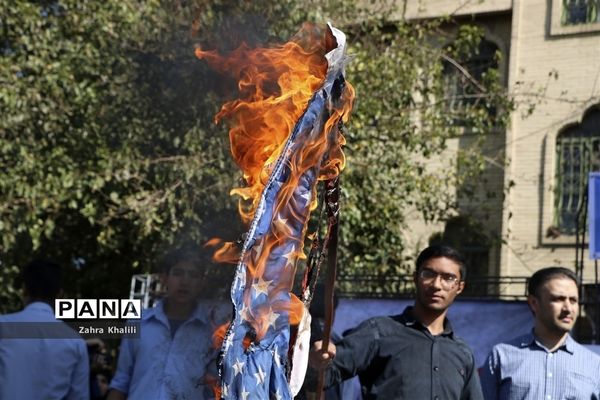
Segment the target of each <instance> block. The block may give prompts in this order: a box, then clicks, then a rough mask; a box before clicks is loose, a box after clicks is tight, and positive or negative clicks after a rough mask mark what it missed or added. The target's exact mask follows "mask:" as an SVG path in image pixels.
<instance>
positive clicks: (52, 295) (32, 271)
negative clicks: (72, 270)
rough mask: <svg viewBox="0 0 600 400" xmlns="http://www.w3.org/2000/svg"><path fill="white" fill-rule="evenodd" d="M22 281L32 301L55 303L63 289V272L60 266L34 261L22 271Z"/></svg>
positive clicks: (45, 261) (50, 262)
mask: <svg viewBox="0 0 600 400" xmlns="http://www.w3.org/2000/svg"><path fill="white" fill-rule="evenodd" d="M20 278H21V281H22V283H23V285H24V286H25V290H26V291H27V296H28V297H29V298H31V299H36V300H44V301H46V302H50V303H52V302H54V300H55V299H56V298H57V297H58V295H59V293H60V290H61V289H62V278H63V272H62V268H61V266H60V265H59V264H57V263H55V262H52V261H48V260H39V259H38V260H34V261H32V262H30V263H29V264H27V265H26V266H25V268H23V270H22V271H21V277H20Z"/></svg>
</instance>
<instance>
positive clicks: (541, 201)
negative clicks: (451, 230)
mask: <svg viewBox="0 0 600 400" xmlns="http://www.w3.org/2000/svg"><path fill="white" fill-rule="evenodd" d="M562 4H563V2H562V1H561V0H512V1H510V0H485V1H479V0H473V1H466V0H437V1H436V0H428V1H426V0H421V1H417V0H415V1H407V2H406V3H405V7H404V9H403V13H404V15H405V16H406V17H407V18H409V19H411V18H412V19H415V18H416V19H419V18H431V17H435V16H441V15H446V14H448V13H453V12H454V13H455V15H456V16H457V20H458V21H460V20H461V18H468V19H469V21H475V23H477V24H480V25H481V26H483V27H484V28H485V31H486V39H487V40H490V41H492V42H494V43H495V44H496V45H497V46H498V47H499V49H500V51H501V52H502V54H503V55H504V60H505V62H506V64H505V65H503V66H501V67H500V68H501V70H502V72H503V73H504V76H505V77H506V83H507V88H508V90H509V92H510V93H512V94H513V95H515V96H516V99H517V101H518V102H519V103H520V104H523V105H522V106H521V108H520V109H518V110H516V111H515V112H514V113H513V115H512V117H511V122H510V126H509V128H508V130H507V131H506V132H505V133H502V134H497V135H492V136H493V137H490V140H489V143H488V146H487V148H488V151H490V152H491V153H490V154H496V155H497V152H498V150H499V149H500V150H502V151H503V152H504V156H505V160H506V164H505V165H503V163H499V164H498V163H496V164H494V165H493V164H491V165H490V166H489V168H488V169H489V171H488V172H487V173H486V176H485V178H486V182H487V184H488V185H490V187H491V188H493V189H494V190H495V191H497V192H499V196H498V197H496V198H494V199H490V200H489V201H486V204H485V206H487V208H488V209H489V212H487V214H486V216H485V218H486V222H485V226H486V228H487V229H489V232H488V233H492V236H493V235H494V232H495V234H496V237H497V239H501V240H496V241H495V244H492V247H491V251H490V253H489V264H488V265H489V267H488V270H487V274H488V275H499V276H530V275H531V273H532V272H534V271H536V270H537V269H539V268H542V267H545V266H550V265H561V266H565V267H569V268H573V267H574V262H575V236H574V235H567V234H561V235H559V236H558V237H556V238H551V237H547V233H548V231H549V230H552V228H553V225H554V221H555V215H554V213H555V198H554V197H555V179H556V170H557V165H556V164H557V160H556V158H557V157H556V139H557V136H558V135H559V133H560V132H561V131H562V130H564V129H565V128H566V127H568V126H570V125H572V124H576V123H578V122H581V119H582V118H583V116H584V113H585V112H586V111H589V110H590V109H592V107H596V106H597V105H598V104H600V17H599V19H598V21H597V22H592V23H583V24H576V25H564V24H562V25H561V22H560V21H561V15H562V14H561V13H562V10H561V7H562ZM599 13H600V10H599ZM530 103H536V107H535V109H534V111H533V113H531V114H530V115H528V114H529V113H528V112H527V104H530ZM598 135H599V136H600V132H598ZM455 142H456V143H453V144H452V145H451V148H452V146H454V148H456V147H457V146H461V145H462V142H468V138H459V139H455ZM509 183H510V185H511V189H510V190H509V191H508V192H507V193H506V196H503V195H502V191H503V188H506V187H508V185H509ZM481 206H483V204H480V205H479V206H478V205H477V204H469V203H464V204H463V205H461V210H460V211H461V213H465V214H467V215H477V213H478V212H479V211H478V209H480V208H481ZM440 230H443V226H440V225H437V226H423V225H420V224H418V223H416V224H415V225H414V230H413V235H412V237H411V239H412V245H414V246H421V245H423V244H425V243H426V242H427V238H428V237H429V236H430V235H431V234H432V233H434V232H436V231H440ZM587 258H588V255H587V251H586V252H585V259H586V261H585V268H584V280H588V281H591V280H593V278H594V265H593V262H590V261H589V260H588V259H587ZM501 290H502V289H501ZM509 290H510V289H509ZM517 290H522V289H517ZM517 294H519V293H517Z"/></svg>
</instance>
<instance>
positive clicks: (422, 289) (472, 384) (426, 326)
mask: <svg viewBox="0 0 600 400" xmlns="http://www.w3.org/2000/svg"><path fill="white" fill-rule="evenodd" d="M465 274H466V267H465V263H464V260H463V258H462V257H461V255H460V254H459V253H458V252H457V251H456V250H454V249H452V248H451V247H448V246H443V245H433V246H430V247H428V248H426V249H425V250H423V251H422V252H421V254H419V256H418V258H417V262H416V272H415V276H414V281H415V287H416V298H415V304H414V306H413V307H407V308H406V309H405V310H404V312H403V313H402V314H400V315H396V316H390V317H375V318H371V319H369V320H367V321H365V322H363V323H362V324H360V325H359V326H358V327H357V328H355V329H353V330H352V331H351V332H350V333H349V334H348V335H347V336H345V337H344V339H343V340H342V341H341V342H340V343H338V345H337V346H334V345H333V344H331V343H330V345H329V346H330V347H329V348H328V351H324V350H323V349H322V348H321V345H322V342H316V343H315V345H314V346H313V350H312V351H311V359H310V362H311V366H312V367H313V368H317V369H321V368H326V373H325V386H326V387H328V386H331V385H333V384H336V383H339V382H341V381H343V380H345V379H348V378H351V377H353V376H355V375H358V376H359V378H360V381H361V384H362V386H363V387H364V388H365V389H366V391H367V392H366V397H365V398H366V399H398V400H400V399H407V400H420V399H427V400H453V399H457V400H458V399H460V400H462V399H465V400H466V399H473V400H479V399H483V395H482V393H481V386H480V383H479V377H478V375H477V369H476V367H475V361H474V357H473V353H472V352H471V349H470V348H469V347H468V346H467V345H466V343H465V342H463V341H462V340H461V339H460V338H458V337H457V336H456V335H454V332H453V331H452V326H451V325H450V321H448V319H447V318H446V313H447V312H448V308H449V307H450V305H451V304H452V303H453V302H454V299H455V298H456V296H457V295H458V294H460V293H461V292H462V291H463V290H464V287H465Z"/></svg>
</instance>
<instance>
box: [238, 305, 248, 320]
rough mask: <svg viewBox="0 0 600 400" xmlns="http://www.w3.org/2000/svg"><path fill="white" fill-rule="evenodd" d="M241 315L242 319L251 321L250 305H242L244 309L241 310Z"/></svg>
mask: <svg viewBox="0 0 600 400" xmlns="http://www.w3.org/2000/svg"><path fill="white" fill-rule="evenodd" d="M240 317H242V319H243V320H244V321H249V320H250V315H249V312H248V307H247V306H246V305H245V304H244V305H243V306H242V309H241V310H240Z"/></svg>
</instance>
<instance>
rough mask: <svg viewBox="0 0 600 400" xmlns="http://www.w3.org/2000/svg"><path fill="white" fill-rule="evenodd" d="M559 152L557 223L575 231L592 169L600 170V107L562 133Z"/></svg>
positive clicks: (560, 226) (562, 231)
mask: <svg viewBox="0 0 600 400" xmlns="http://www.w3.org/2000/svg"><path fill="white" fill-rule="evenodd" d="M556 153H557V154H556V156H557V164H556V165H557V169H556V193H555V195H556V197H555V199H556V200H555V211H554V218H555V222H554V224H555V226H557V227H558V228H559V229H560V232H561V233H563V234H571V235H572V234H575V233H576V232H575V230H576V227H577V221H576V219H577V213H578V212H579V210H580V209H581V208H582V207H583V206H584V204H583V203H584V196H583V195H584V193H585V191H586V190H587V176H588V173H589V172H590V171H600V108H597V107H596V108H592V109H591V110H589V111H588V112H586V114H585V116H584V118H583V121H582V122H581V123H580V124H577V125H574V126H571V127H569V128H566V129H565V130H563V131H562V132H561V133H560V134H559V135H558V138H557V139H556ZM583 215H584V213H583V212H582V213H581V215H580V217H582V216H583ZM583 222H585V221H580V226H582V224H581V223H583Z"/></svg>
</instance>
